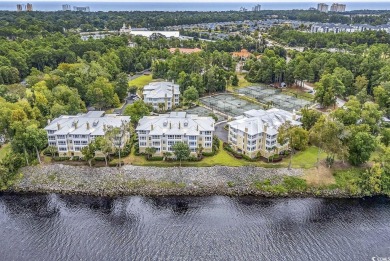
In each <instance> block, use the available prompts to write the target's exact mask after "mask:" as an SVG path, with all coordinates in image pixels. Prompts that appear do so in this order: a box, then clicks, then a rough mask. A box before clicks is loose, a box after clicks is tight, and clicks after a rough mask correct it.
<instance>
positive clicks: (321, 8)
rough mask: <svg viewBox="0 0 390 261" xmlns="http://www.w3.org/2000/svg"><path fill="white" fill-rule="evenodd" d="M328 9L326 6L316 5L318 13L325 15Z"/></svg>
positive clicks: (322, 4)
mask: <svg viewBox="0 0 390 261" xmlns="http://www.w3.org/2000/svg"><path fill="white" fill-rule="evenodd" d="M328 8H329V6H328V5H327V4H324V3H319V4H318V5H317V10H318V11H320V12H324V13H327V12H328Z"/></svg>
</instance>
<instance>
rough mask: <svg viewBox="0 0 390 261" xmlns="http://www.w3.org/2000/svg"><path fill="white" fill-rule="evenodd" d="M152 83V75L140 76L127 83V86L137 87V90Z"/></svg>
mask: <svg viewBox="0 0 390 261" xmlns="http://www.w3.org/2000/svg"><path fill="white" fill-rule="evenodd" d="M152 81H153V78H152V75H151V74H150V75H142V76H140V77H138V78H136V79H134V80H131V81H129V86H137V88H138V89H141V88H143V87H144V86H145V85H147V84H149V83H150V82H152Z"/></svg>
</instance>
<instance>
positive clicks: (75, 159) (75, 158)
mask: <svg viewBox="0 0 390 261" xmlns="http://www.w3.org/2000/svg"><path fill="white" fill-rule="evenodd" d="M80 159H81V158H80V157H79V156H73V157H72V160H73V161H79V160H80Z"/></svg>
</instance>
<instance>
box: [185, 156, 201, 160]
mask: <svg viewBox="0 0 390 261" xmlns="http://www.w3.org/2000/svg"><path fill="white" fill-rule="evenodd" d="M187 161H200V159H199V158H198V157H195V156H190V157H188V158H187Z"/></svg>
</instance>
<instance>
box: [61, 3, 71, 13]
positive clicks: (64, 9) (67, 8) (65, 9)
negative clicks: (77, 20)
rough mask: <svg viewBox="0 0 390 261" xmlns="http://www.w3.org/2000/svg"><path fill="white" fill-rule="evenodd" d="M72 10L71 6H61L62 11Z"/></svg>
mask: <svg viewBox="0 0 390 261" xmlns="http://www.w3.org/2000/svg"><path fill="white" fill-rule="evenodd" d="M71 10H72V6H71V5H68V4H66V5H62V11H71Z"/></svg>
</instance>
